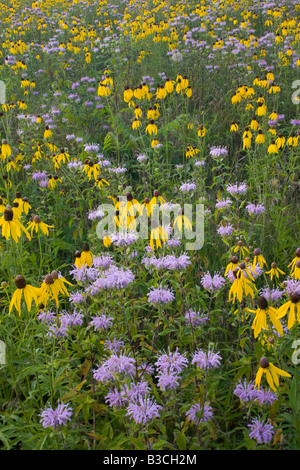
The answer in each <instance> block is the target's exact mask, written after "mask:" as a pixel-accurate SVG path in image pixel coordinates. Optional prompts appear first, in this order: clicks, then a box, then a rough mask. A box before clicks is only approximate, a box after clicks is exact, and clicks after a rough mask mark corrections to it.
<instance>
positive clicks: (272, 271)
mask: <svg viewBox="0 0 300 470" xmlns="http://www.w3.org/2000/svg"><path fill="white" fill-rule="evenodd" d="M266 274H270V278H271V281H272V280H273V277H277V278H279V274H285V273H284V272H283V271H281V269H279V268H278V266H277V264H276V263H271V269H270V271H266Z"/></svg>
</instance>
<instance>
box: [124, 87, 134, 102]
mask: <svg viewBox="0 0 300 470" xmlns="http://www.w3.org/2000/svg"><path fill="white" fill-rule="evenodd" d="M123 97H124V101H125V103H129V102H130V101H131V98H132V97H133V91H132V90H131V89H130V88H129V86H128V85H126V86H125V87H124V94H123Z"/></svg>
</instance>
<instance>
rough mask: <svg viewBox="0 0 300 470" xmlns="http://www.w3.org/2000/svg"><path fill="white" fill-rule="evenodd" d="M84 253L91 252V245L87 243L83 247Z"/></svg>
mask: <svg viewBox="0 0 300 470" xmlns="http://www.w3.org/2000/svg"><path fill="white" fill-rule="evenodd" d="M82 251H90V245H89V244H88V243H86V242H85V243H84V244H83V246H82Z"/></svg>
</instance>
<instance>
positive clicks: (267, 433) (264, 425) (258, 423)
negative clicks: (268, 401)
mask: <svg viewBox="0 0 300 470" xmlns="http://www.w3.org/2000/svg"><path fill="white" fill-rule="evenodd" d="M248 427H249V428H250V433H249V437H250V438H251V439H255V440H256V441H257V442H258V444H268V443H269V442H270V441H271V440H272V437H273V435H274V432H275V431H274V426H272V424H270V423H268V422H264V421H263V420H262V419H259V418H256V419H253V420H252V422H251V424H249V425H248Z"/></svg>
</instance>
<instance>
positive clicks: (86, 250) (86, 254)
mask: <svg viewBox="0 0 300 470" xmlns="http://www.w3.org/2000/svg"><path fill="white" fill-rule="evenodd" d="M80 259H81V263H82V264H86V265H87V266H88V267H89V268H90V267H91V266H92V264H93V259H94V255H93V253H92V252H91V251H90V245H89V244H88V243H84V244H83V247H82V252H81V257H80Z"/></svg>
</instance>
